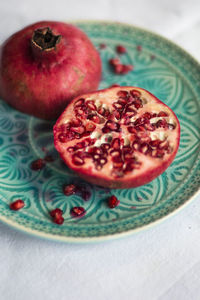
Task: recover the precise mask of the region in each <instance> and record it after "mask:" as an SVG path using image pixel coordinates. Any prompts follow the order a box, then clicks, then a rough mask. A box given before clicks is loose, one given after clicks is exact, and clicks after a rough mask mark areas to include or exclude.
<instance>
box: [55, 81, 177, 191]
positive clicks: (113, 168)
mask: <svg viewBox="0 0 200 300" xmlns="http://www.w3.org/2000/svg"><path fill="white" fill-rule="evenodd" d="M88 128H90V130H89V129H88ZM179 140H180V125H179V121H178V119H177V117H176V115H175V114H174V112H173V111H172V110H171V109H170V108H169V107H168V106H167V105H166V104H164V103H163V102H161V101H160V100H159V99H157V98H156V97H155V96H154V95H152V94H151V93H150V92H148V91H146V90H144V89H142V88H138V87H112V88H108V89H105V90H101V91H97V92H93V93H89V94H85V95H82V96H79V97H77V98H75V99H74V100H73V101H72V102H71V103H70V104H69V106H68V107H67V108H66V109H65V111H64V112H63V114H62V115H61V116H60V118H59V119H58V120H57V122H56V124H55V126H54V143H55V147H56V149H57V151H58V152H59V153H60V156H61V157H62V159H63V160H64V162H65V163H66V164H67V165H68V167H69V168H71V169H72V170H74V171H75V172H77V173H78V174H79V176H80V177H82V178H84V179H85V180H87V181H89V182H91V183H93V184H96V185H100V186H104V187H109V188H131V187H137V186H140V185H143V184H146V183H148V182H150V181H152V180H153V179H154V178H156V177H157V176H159V175H160V174H161V173H163V172H164V171H165V170H166V168H167V167H168V166H169V165H170V164H171V163H172V161H173V159H174V158H175V155H176V153H177V150H178V147H179Z"/></svg>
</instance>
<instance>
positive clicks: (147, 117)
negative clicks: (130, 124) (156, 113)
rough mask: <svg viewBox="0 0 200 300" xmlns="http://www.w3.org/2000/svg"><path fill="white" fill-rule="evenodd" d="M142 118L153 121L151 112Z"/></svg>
mask: <svg viewBox="0 0 200 300" xmlns="http://www.w3.org/2000/svg"><path fill="white" fill-rule="evenodd" d="M142 118H144V119H151V113H149V112H146V113H144V114H143V115H142Z"/></svg>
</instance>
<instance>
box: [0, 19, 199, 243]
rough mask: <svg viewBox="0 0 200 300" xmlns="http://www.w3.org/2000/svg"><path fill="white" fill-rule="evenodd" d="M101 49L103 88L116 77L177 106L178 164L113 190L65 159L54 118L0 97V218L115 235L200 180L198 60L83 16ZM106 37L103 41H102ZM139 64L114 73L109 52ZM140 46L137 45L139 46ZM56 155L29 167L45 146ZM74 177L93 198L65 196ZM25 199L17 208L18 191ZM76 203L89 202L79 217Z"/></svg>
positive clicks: (76, 235) (53, 229)
mask: <svg viewBox="0 0 200 300" xmlns="http://www.w3.org/2000/svg"><path fill="white" fill-rule="evenodd" d="M76 24H77V25H78V26H79V27H80V28H81V29H82V30H84V31H85V32H86V33H87V34H88V35H89V36H90V38H91V39H92V41H93V42H94V44H95V45H96V47H97V48H98V49H99V52H100V53H101V58H102V61H103V78H102V82H101V85H100V88H106V87H108V86H110V85H111V84H113V83H118V84H120V85H122V86H123V85H124V86H126V85H127V86H131V85H134V86H139V87H142V88H145V89H147V90H149V91H150V92H152V93H153V94H155V95H156V96H157V97H158V98H160V99H161V100H162V101H163V102H165V103H166V104H167V105H169V106H170V107H171V108H172V109H173V110H174V111H175V113H176V114H177V116H178V118H179V120H180V124H181V142H180V149H179V151H178V154H177V156H176V159H175V161H174V162H173V163H172V165H171V166H170V167H169V168H168V169H167V171H166V172H164V173H163V174H162V175H161V176H159V177H158V178H157V179H155V180H154V181H152V182H151V183H149V184H147V185H144V186H142V187H139V188H135V189H127V190H125V189H124V190H108V189H103V188H100V187H97V186H93V185H91V184H88V183H86V182H84V181H82V180H81V179H79V178H78V177H77V176H76V175H75V174H74V173H73V172H71V171H70V170H69V169H68V168H67V167H66V166H64V165H63V163H62V162H61V160H60V158H59V156H58V154H57V153H56V151H55V149H54V146H53V135H52V123H51V124H50V123H48V122H45V121H43V120H39V119H36V118H33V117H30V116H27V115H24V114H22V113H20V112H18V111H16V110H14V109H12V108H10V107H9V106H8V105H7V104H5V103H4V102H1V101H0V186H1V189H0V219H1V220H2V221H4V222H5V223H7V224H10V225H12V226H13V227H15V228H17V229H21V230H23V231H25V232H27V233H32V234H35V235H37V236H40V237H46V238H50V239H54V240H59V241H70V242H84V241H93V240H102V239H109V238H112V237H118V236H121V235H125V234H128V233H132V232H135V231H137V230H138V229H143V228H145V227H147V226H148V225H150V224H152V223H154V222H156V221H158V220H160V219H163V218H164V217H166V216H168V215H169V214H171V213H172V212H174V211H176V210H177V209H178V208H180V207H181V206H182V205H183V204H185V203H186V202H188V200H189V199H191V198H192V196H194V195H195V194H196V193H197V191H198V189H199V186H200V127H199V126H200V123H199V120H200V65H199V64H198V63H197V62H196V61H195V60H194V59H193V58H192V57H191V56H190V55H189V54H187V53H186V52H185V51H183V50H182V49H181V48H179V47H178V46H176V45H175V44H173V43H171V42H170V41H168V40H166V39H164V38H162V37H160V36H158V35H156V34H153V33H151V32H148V31H146V30H143V29H140V28H136V27H133V26H129V25H125V24H118V23H110V22H77V23H76ZM101 43H104V44H106V45H107V47H106V48H105V49H100V48H99V45H100V44H101ZM118 44H122V45H124V46H125V47H126V48H127V50H128V53H127V54H125V55H122V56H121V60H122V61H123V63H125V64H133V65H134V70H133V71H132V72H130V73H128V74H127V75H115V74H113V72H112V70H111V69H110V68H109V64H108V60H109V59H110V58H112V57H116V52H115V47H116V45H118ZM138 46H139V47H138ZM46 152H47V153H48V154H51V155H53V156H54V157H55V161H54V162H51V163H48V165H47V166H46V167H45V168H44V169H43V170H41V171H39V172H34V171H32V170H31V169H30V164H31V162H32V161H33V160H35V159H36V158H39V157H44V155H45V153H46ZM71 182H73V183H74V182H75V183H76V184H78V185H79V186H84V187H85V188H86V190H87V191H88V192H89V193H91V197H90V199H89V200H88V201H85V200H83V199H82V198H81V197H79V196H78V195H73V196H70V197H66V196H64V195H63V192H62V186H63V184H65V183H71ZM110 194H114V195H116V196H117V197H118V199H120V205H119V206H118V207H117V208H115V209H109V208H108V207H107V205H106V199H107V198H108V196H109V195H110ZM18 198H21V199H23V200H24V201H25V207H24V208H23V209H21V210H20V211H17V212H14V211H11V210H10V209H9V204H10V203H11V202H12V201H14V200H15V199H18ZM73 206H83V207H84V208H85V209H86V211H87V213H86V215H85V216H84V217H83V218H81V219H78V220H77V219H73V218H71V217H70V214H69V211H70V209H71V207H73ZM56 207H59V208H61V209H62V210H63V211H64V218H65V222H64V224H63V225H62V226H59V225H56V224H54V223H52V221H51V218H50V216H49V211H50V210H52V209H54V208H56Z"/></svg>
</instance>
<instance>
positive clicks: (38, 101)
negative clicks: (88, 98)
mask: <svg viewBox="0 0 200 300" xmlns="http://www.w3.org/2000/svg"><path fill="white" fill-rule="evenodd" d="M47 27H48V28H50V30H51V31H52V33H53V34H54V35H56V36H57V35H61V39H60V41H59V42H58V43H57V44H56V46H55V48H52V49H50V50H48V51H47V50H43V51H42V50H41V49H39V48H38V47H35V45H34V44H33V42H32V36H33V33H34V30H37V29H44V28H47ZM100 79H101V60H100V56H99V53H98V52H97V50H96V49H95V47H94V46H93V44H92V43H91V41H90V40H89V38H88V37H87V35H86V34H85V33H83V32H82V31H81V30H80V29H78V28H77V27H75V26H73V25H71V24H66V23H61V22H55V21H42V22H38V23H35V24H32V25H30V26H27V27H25V28H24V29H22V30H20V31H18V32H17V33H15V34H13V35H12V36H11V37H10V38H8V39H7V40H6V41H5V42H4V44H3V45H2V46H1V49H0V96H1V98H2V99H3V100H5V101H6V102H7V103H9V104H10V105H11V106H13V107H14V108H16V109H17V110H19V111H21V112H23V113H27V114H30V115H33V116H36V117H38V118H43V119H47V120H51V119H55V118H57V117H58V116H59V115H60V114H61V112H62V111H63V110H64V108H65V107H66V105H67V104H68V103H69V102H70V100H71V99H72V98H74V97H76V96H78V95H79V94H83V93H86V92H89V91H94V90H96V89H97V88H98V84H99V81H100Z"/></svg>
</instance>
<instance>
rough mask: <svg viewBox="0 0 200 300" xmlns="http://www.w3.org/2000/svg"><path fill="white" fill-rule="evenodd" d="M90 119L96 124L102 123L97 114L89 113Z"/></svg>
mask: <svg viewBox="0 0 200 300" xmlns="http://www.w3.org/2000/svg"><path fill="white" fill-rule="evenodd" d="M88 119H90V120H91V121H93V122H94V123H96V124H100V123H101V120H100V117H99V116H97V115H89V116H88Z"/></svg>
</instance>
